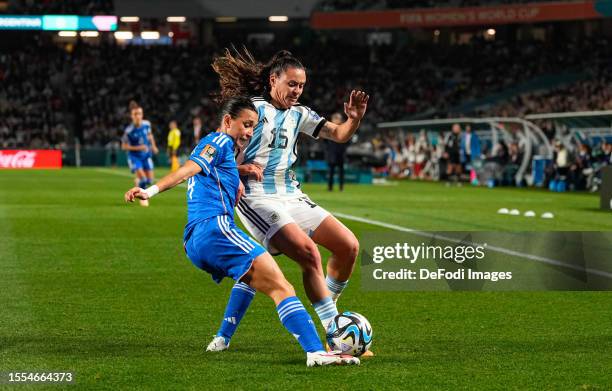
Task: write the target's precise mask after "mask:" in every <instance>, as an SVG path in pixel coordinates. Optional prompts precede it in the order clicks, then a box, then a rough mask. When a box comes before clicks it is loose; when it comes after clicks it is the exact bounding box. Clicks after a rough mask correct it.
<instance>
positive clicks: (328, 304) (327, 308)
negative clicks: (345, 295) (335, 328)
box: [312, 296, 338, 331]
mask: <svg viewBox="0 0 612 391" xmlns="http://www.w3.org/2000/svg"><path fill="white" fill-rule="evenodd" d="M312 306H313V307H314V310H315V312H316V313H317V315H318V316H319V319H320V320H321V324H322V325H323V329H325V331H327V326H328V325H329V322H331V321H332V320H333V319H334V316H336V315H338V309H337V308H336V303H334V301H333V300H332V298H331V296H328V297H326V298H325V299H323V300H321V301H319V302H317V303H314V304H313V305H312Z"/></svg>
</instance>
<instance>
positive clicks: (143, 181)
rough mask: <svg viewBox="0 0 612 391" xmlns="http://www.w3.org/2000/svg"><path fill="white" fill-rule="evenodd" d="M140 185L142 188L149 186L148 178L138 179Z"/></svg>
mask: <svg viewBox="0 0 612 391" xmlns="http://www.w3.org/2000/svg"><path fill="white" fill-rule="evenodd" d="M138 187H140V188H141V189H146V188H147V179H146V178H142V179H140V180H139V181H138Z"/></svg>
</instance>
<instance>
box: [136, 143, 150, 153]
mask: <svg viewBox="0 0 612 391" xmlns="http://www.w3.org/2000/svg"><path fill="white" fill-rule="evenodd" d="M136 150H137V151H142V152H147V151H148V150H149V147H147V146H146V145H144V144H142V145H139V146H138V149H136Z"/></svg>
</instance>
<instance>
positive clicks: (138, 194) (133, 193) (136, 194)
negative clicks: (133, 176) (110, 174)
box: [123, 187, 149, 202]
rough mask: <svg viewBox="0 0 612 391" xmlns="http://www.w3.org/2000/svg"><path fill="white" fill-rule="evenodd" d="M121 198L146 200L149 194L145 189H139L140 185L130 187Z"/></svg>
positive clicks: (128, 200) (131, 200)
mask: <svg viewBox="0 0 612 391" xmlns="http://www.w3.org/2000/svg"><path fill="white" fill-rule="evenodd" d="M123 198H125V202H134V200H135V199H136V198H138V199H140V200H148V199H149V195H148V194H147V192H146V191H144V189H141V188H140V187H132V188H131V189H130V190H128V191H127V192H126V193H125V196H124V197H123Z"/></svg>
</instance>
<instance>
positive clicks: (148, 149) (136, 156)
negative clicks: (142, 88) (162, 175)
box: [121, 101, 158, 206]
mask: <svg viewBox="0 0 612 391" xmlns="http://www.w3.org/2000/svg"><path fill="white" fill-rule="evenodd" d="M130 117H131V119H132V123H131V124H129V125H128V126H127V127H126V128H125V131H124V132H123V137H122V139H121V149H123V150H124V151H127V155H128V156H127V158H128V165H129V166H130V170H131V171H132V173H134V174H136V183H137V185H138V186H139V187H141V188H145V187H148V186H149V185H151V183H153V159H152V157H153V155H152V153H154V154H157V152H158V149H157V145H156V144H155V138H154V137H153V133H152V131H151V123H150V122H149V121H147V120H145V119H144V113H143V110H142V107H140V106H139V105H138V103H136V102H135V101H131V102H130ZM140 205H142V206H149V201H148V200H140Z"/></svg>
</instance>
